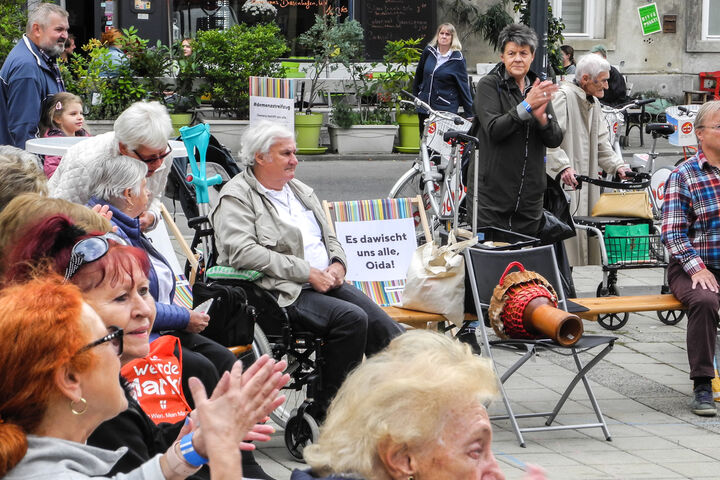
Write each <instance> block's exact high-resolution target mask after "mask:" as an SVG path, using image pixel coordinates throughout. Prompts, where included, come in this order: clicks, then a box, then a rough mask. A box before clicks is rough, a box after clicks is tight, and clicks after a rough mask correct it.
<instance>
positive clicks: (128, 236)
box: [87, 197, 190, 341]
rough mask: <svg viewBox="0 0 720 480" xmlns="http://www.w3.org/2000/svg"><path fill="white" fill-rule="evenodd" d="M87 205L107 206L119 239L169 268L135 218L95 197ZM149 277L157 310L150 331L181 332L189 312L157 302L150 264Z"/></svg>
mask: <svg viewBox="0 0 720 480" xmlns="http://www.w3.org/2000/svg"><path fill="white" fill-rule="evenodd" d="M87 205H88V207H91V208H92V207H93V206H95V205H107V206H108V207H110V211H111V212H112V214H113V216H112V219H111V220H110V223H112V224H113V225H114V226H116V227H118V231H117V232H116V233H117V234H118V235H119V236H120V237H122V238H124V239H125V240H126V241H127V242H128V243H129V244H130V245H132V246H133V247H138V248H141V249H143V250H145V251H146V252H147V254H148V256H150V257H153V258H155V259H157V260H160V261H161V262H163V263H164V264H165V265H167V267H168V268H170V264H169V263H168V262H167V260H165V257H163V256H162V254H161V253H160V252H158V251H157V250H156V249H155V247H153V244H152V243H151V242H150V240H148V238H147V237H146V236H145V235H143V233H142V232H141V231H140V221H139V220H138V219H137V218H131V217H129V216H127V215H125V214H124V213H123V212H121V211H120V210H118V209H117V208H115V207H114V206H112V205H110V204H109V203H107V202H106V201H104V200H100V199H99V198H97V197H92V198H91V199H90V200H89V201H88V204H87ZM149 277H150V278H149V279H148V280H150V294H151V295H152V296H153V298H154V299H155V307H156V308H157V315H156V317H155V323H154V324H153V328H152V331H153V332H162V331H165V330H182V329H183V328H185V327H187V325H188V322H189V321H190V312H189V311H188V310H187V309H185V308H183V307H181V306H179V305H172V304H167V303H160V302H158V301H157V300H158V292H159V287H158V277H157V274H156V273H155V267H153V266H152V263H151V264H150V275H149ZM170 296H171V299H172V297H174V296H175V279H174V278H173V289H172V290H171V291H170ZM157 337H158V335H157V334H152V335H151V336H150V340H151V341H152V340H155V339H156V338H157Z"/></svg>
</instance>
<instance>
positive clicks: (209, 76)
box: [193, 23, 287, 152]
mask: <svg viewBox="0 0 720 480" xmlns="http://www.w3.org/2000/svg"><path fill="white" fill-rule="evenodd" d="M193 47H194V48H193V51H194V53H195V58H196V59H198V63H199V64H200V65H199V69H200V72H201V74H202V76H203V77H204V83H203V87H202V91H204V92H209V93H210V95H211V98H212V106H213V107H214V112H215V114H219V116H222V117H224V118H223V119H222V120H209V121H208V123H210V124H212V125H213V135H215V136H216V137H218V140H219V141H220V143H222V144H224V145H227V146H228V147H229V148H230V149H231V150H232V151H233V152H237V151H239V148H240V144H239V135H238V133H239V128H241V127H240V126H239V125H238V123H239V122H238V120H241V123H244V124H247V123H248V121H247V119H248V117H249V113H250V95H249V79H250V77H251V76H259V77H277V76H281V75H282V67H281V65H280V64H279V63H278V62H276V59H277V58H279V57H282V55H283V54H284V53H285V51H286V50H287V45H286V44H285V40H284V39H283V37H282V35H281V33H280V28H279V27H278V26H277V25H276V24H275V23H266V24H257V25H253V26H248V25H245V24H239V25H233V26H232V27H230V28H229V29H228V30H224V31H219V30H207V31H201V32H198V34H197V38H196V39H195V42H194V43H193ZM217 123H222V125H218V124H217Z"/></svg>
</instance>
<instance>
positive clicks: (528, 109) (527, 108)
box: [520, 100, 532, 113]
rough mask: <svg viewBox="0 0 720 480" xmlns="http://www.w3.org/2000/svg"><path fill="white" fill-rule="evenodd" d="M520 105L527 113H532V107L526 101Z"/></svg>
mask: <svg viewBox="0 0 720 480" xmlns="http://www.w3.org/2000/svg"><path fill="white" fill-rule="evenodd" d="M520 105H522V106H523V107H524V108H525V111H526V112H528V113H532V107H531V106H530V104H529V103H528V102H527V101H526V100H523V101H522V103H520Z"/></svg>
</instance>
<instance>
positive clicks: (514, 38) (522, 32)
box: [498, 23, 538, 54]
mask: <svg viewBox="0 0 720 480" xmlns="http://www.w3.org/2000/svg"><path fill="white" fill-rule="evenodd" d="M510 42H513V43H516V44H518V45H520V46H521V47H524V46H528V47H530V53H533V54H534V53H535V49H536V48H537V46H538V38H537V34H536V33H535V30H533V29H532V28H530V27H528V26H527V25H523V24H521V23H511V24H510V25H508V26H507V27H505V28H503V29H502V31H501V32H500V36H499V37H498V44H499V45H500V52H501V53H504V52H505V45H507V44H508V43H510Z"/></svg>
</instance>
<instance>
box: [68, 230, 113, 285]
mask: <svg viewBox="0 0 720 480" xmlns="http://www.w3.org/2000/svg"><path fill="white" fill-rule="evenodd" d="M108 240H112V241H113V242H115V243H118V244H120V245H127V242H125V240H123V239H122V238H121V237H119V236H117V235H116V234H114V233H112V232H108V233H106V234H105V235H100V236H97V237H90V238H85V239H83V240H80V241H79V242H77V243H76V244H75V245H74V246H73V248H72V251H71V252H70V263H69V264H68V266H67V268H66V269H65V280H70V279H71V278H72V276H73V275H75V274H76V273H77V271H78V269H79V268H80V267H81V266H83V265H85V264H86V263H92V262H94V261H95V260H98V259H100V258H102V257H103V256H104V255H105V254H106V253H107V252H108V250H109V249H110V244H109V243H108Z"/></svg>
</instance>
